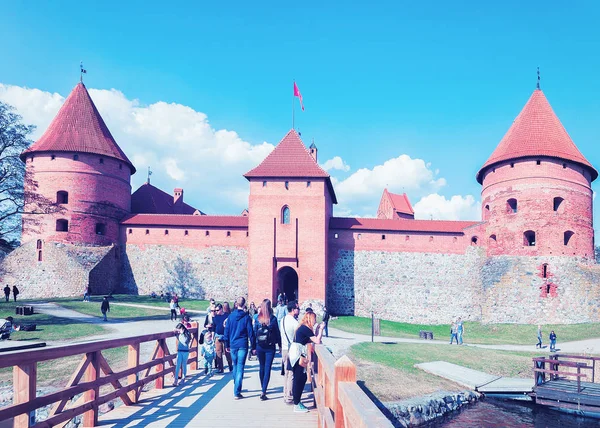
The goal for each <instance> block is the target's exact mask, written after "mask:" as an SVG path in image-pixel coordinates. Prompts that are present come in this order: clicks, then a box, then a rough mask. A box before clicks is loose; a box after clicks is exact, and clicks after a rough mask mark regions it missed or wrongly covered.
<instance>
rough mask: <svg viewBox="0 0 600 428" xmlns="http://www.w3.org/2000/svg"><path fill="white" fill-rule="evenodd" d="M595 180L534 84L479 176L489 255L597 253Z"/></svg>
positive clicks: (594, 172) (588, 165) (581, 254)
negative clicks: (594, 211) (593, 182)
mask: <svg viewBox="0 0 600 428" xmlns="http://www.w3.org/2000/svg"><path fill="white" fill-rule="evenodd" d="M597 177H598V172H597V171H596V169H595V168H594V167H593V166H592V165H591V164H590V163H589V162H588V160H587V159H586V158H585V157H584V156H583V155H582V154H581V152H580V151H579V150H578V149H577V147H576V146H575V144H574V143H573V141H572V140H571V138H570V137H569V134H568V133H567V131H566V130H565V128H564V127H563V126H562V124H561V122H560V120H559V119H558V117H557V116H556V114H555V113H554V111H553V110H552V107H551V106H550V104H549V103H548V100H547V99H546V97H545V95H544V93H543V92H542V91H541V90H540V89H539V88H538V89H536V90H535V91H534V92H533V94H532V95H531V97H530V98H529V101H527V104H525V107H524V108H523V110H522V111H521V113H520V114H519V115H518V116H517V118H516V119H515V121H514V122H513V124H512V126H511V127H510V129H509V130H508V132H507V133H506V135H505V136H504V138H502V140H501V141H500V144H498V147H496V150H495V151H494V152H493V153H492V155H491V156H490V158H489V159H488V160H487V162H486V163H485V164H484V165H483V167H482V168H481V170H480V171H479V172H478V173H477V181H478V182H479V183H480V184H482V186H483V188H482V191H481V199H482V218H483V220H484V221H486V222H487V225H486V233H487V237H486V238H487V240H488V254H489V255H526V256H550V255H557V256H560V255H569V256H578V257H588V258H593V257H594V229H593V217H592V214H593V212H592V200H593V193H592V188H591V183H592V181H594V180H595V179H596V178H597Z"/></svg>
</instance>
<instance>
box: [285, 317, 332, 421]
mask: <svg viewBox="0 0 600 428" xmlns="http://www.w3.org/2000/svg"><path fill="white" fill-rule="evenodd" d="M316 321H317V315H316V314H315V313H314V312H313V313H305V314H304V317H302V321H300V324H299V325H298V328H297V329H296V333H295V334H294V343H293V344H292V346H291V347H290V350H289V353H288V355H289V357H288V358H289V361H288V364H289V366H288V368H292V370H294V384H293V388H292V394H293V397H294V412H297V413H306V412H308V409H307V408H306V407H305V406H304V404H302V402H301V401H300V400H301V399H302V392H303V391H304V385H305V384H306V379H307V376H306V366H307V365H308V358H309V355H308V353H307V352H308V351H307V349H306V345H307V344H308V343H310V342H312V343H316V344H319V343H321V337H322V336H323V327H324V325H323V323H321V324H319V326H318V327H317V328H316V330H317V334H315V333H314V331H313V329H314V328H315V324H316Z"/></svg>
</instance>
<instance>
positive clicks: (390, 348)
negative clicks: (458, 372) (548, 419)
mask: <svg viewBox="0 0 600 428" xmlns="http://www.w3.org/2000/svg"><path fill="white" fill-rule="evenodd" d="M350 353H351V358H352V360H353V361H355V362H356V363H357V367H358V378H359V379H360V380H361V382H363V383H364V386H365V387H366V388H367V389H369V390H370V391H371V392H372V393H373V394H374V395H375V396H377V397H378V398H379V399H380V400H381V401H393V400H401V399H405V398H410V397H415V396H419V395H424V394H430V393H432V392H435V391H438V390H448V391H458V390H464V387H461V386H459V385H456V384H454V383H452V382H450V381H448V380H445V379H443V378H440V377H438V376H434V375H431V374H428V373H425V372H424V371H422V370H419V369H417V368H415V367H414V365H415V364H418V363H423V362H430V361H438V360H441V361H448V362H450V363H454V364H458V365H461V366H465V367H469V368H472V369H475V370H480V371H483V372H486V373H490V374H493V375H497V376H508V377H523V378H528V377H531V376H532V372H531V368H532V362H531V359H532V357H534V356H536V355H538V354H535V353H526V352H511V351H496V350H490V349H481V348H475V347H468V346H449V345H448V346H444V345H434V344H422V345H421V344H412V343H410V344H409V343H402V344H385V343H369V342H367V343H359V344H356V345H354V346H352V348H351V349H350Z"/></svg>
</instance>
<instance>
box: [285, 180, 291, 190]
mask: <svg viewBox="0 0 600 428" xmlns="http://www.w3.org/2000/svg"><path fill="white" fill-rule="evenodd" d="M285 188H286V189H289V188H290V182H289V181H286V182H285Z"/></svg>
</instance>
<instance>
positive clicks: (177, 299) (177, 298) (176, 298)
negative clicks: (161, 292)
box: [173, 293, 179, 308]
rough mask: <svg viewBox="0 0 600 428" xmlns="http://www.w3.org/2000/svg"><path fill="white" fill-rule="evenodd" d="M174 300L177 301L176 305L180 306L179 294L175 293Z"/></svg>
mask: <svg viewBox="0 0 600 428" xmlns="http://www.w3.org/2000/svg"><path fill="white" fill-rule="evenodd" d="M173 301H174V302H175V307H176V308H179V296H178V295H177V293H174V294H173Z"/></svg>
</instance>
